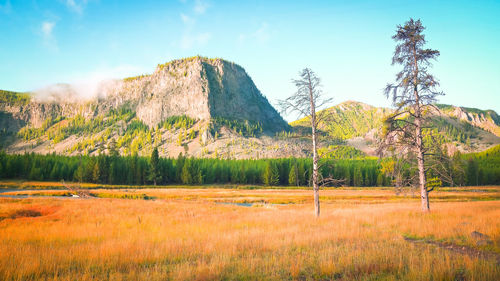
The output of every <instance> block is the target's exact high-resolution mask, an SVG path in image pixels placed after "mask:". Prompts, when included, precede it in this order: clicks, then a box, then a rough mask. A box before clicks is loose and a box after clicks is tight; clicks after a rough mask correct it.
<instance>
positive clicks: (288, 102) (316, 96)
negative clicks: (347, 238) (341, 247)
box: [278, 68, 332, 217]
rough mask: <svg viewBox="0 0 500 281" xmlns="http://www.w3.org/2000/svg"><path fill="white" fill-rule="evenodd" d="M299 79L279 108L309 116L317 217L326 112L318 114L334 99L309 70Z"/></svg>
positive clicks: (301, 72)
mask: <svg viewBox="0 0 500 281" xmlns="http://www.w3.org/2000/svg"><path fill="white" fill-rule="evenodd" d="M299 76H300V78H299V79H293V80H292V82H293V83H294V84H295V86H296V87H297V91H296V92H295V93H294V94H293V95H291V96H290V97H288V98H287V99H285V100H280V101H278V106H279V108H280V109H281V112H282V113H283V114H287V113H288V112H296V113H298V114H299V115H300V116H309V117H310V119H311V129H312V148H313V173H312V178H311V181H312V185H313V191H314V213H315V214H316V216H317V217H319V214H320V208H319V188H320V176H319V172H318V170H319V165H318V161H319V155H318V142H319V138H318V136H319V135H318V127H319V124H320V123H321V122H323V121H324V120H325V118H326V111H325V110H324V111H322V112H317V111H318V110H319V109H320V108H321V107H322V106H324V105H326V104H327V103H329V102H330V101H331V100H332V99H331V98H328V99H325V98H324V97H323V91H322V89H321V88H322V86H321V80H320V79H319V77H318V76H316V74H315V73H314V72H313V71H312V70H311V69H309V68H304V69H303V70H302V71H300V72H299Z"/></svg>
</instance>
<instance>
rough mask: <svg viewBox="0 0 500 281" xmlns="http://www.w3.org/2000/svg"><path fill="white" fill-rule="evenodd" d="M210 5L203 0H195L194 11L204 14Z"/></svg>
mask: <svg viewBox="0 0 500 281" xmlns="http://www.w3.org/2000/svg"><path fill="white" fill-rule="evenodd" d="M208 7H210V5H209V4H208V3H207V2H205V1H203V0H195V3H194V7H193V11H194V12H195V13H196V14H198V15H201V14H204V13H205V11H206V10H207V9H208Z"/></svg>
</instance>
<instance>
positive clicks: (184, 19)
mask: <svg viewBox="0 0 500 281" xmlns="http://www.w3.org/2000/svg"><path fill="white" fill-rule="evenodd" d="M181 20H182V22H183V23H184V24H185V25H193V24H194V23H195V20H194V19H193V18H192V17H190V16H187V15H185V14H183V13H181Z"/></svg>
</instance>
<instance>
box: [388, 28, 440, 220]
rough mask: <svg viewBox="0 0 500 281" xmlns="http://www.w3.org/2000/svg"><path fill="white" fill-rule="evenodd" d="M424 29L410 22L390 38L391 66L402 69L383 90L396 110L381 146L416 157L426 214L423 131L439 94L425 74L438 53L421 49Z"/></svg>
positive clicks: (426, 190)
mask: <svg viewBox="0 0 500 281" xmlns="http://www.w3.org/2000/svg"><path fill="white" fill-rule="evenodd" d="M424 29H425V28H424V27H423V26H422V23H421V21H420V20H416V21H415V20H413V19H410V20H409V21H407V22H406V23H405V24H404V25H398V26H397V30H396V34H395V35H394V36H393V37H392V38H393V39H394V40H395V41H396V42H398V44H397V45H396V50H395V52H394V57H393V58H392V64H393V65H395V64H399V65H402V66H403V69H402V70H401V71H400V72H399V73H398V74H396V81H395V82H394V83H391V84H388V85H387V87H386V89H385V95H386V97H387V98H389V97H390V98H391V99H392V103H393V105H394V107H396V110H395V112H394V113H393V114H391V115H390V116H389V117H388V118H387V119H386V122H385V125H386V131H385V142H384V145H390V146H395V147H398V148H399V149H401V150H403V151H404V150H406V151H409V152H411V153H413V154H414V155H415V156H416V159H417V167H418V186H419V189H420V196H421V204H422V211H424V212H428V211H429V210H430V208H429V197H428V192H429V190H428V189H427V182H426V174H425V172H426V171H425V159H426V148H425V146H424V141H423V129H424V128H426V124H427V123H428V122H427V117H426V113H427V111H428V109H429V107H433V108H435V109H436V110H438V109H437V108H436V107H435V106H434V105H433V104H434V103H435V102H436V98H437V96H439V95H443V93H442V92H439V91H436V90H435V89H436V87H437V86H439V83H438V81H437V80H436V79H435V78H434V76H432V75H431V74H429V73H428V68H429V67H430V66H431V63H430V61H431V60H433V59H436V58H437V57H438V56H439V51H437V50H432V49H424V45H425V43H426V40H425V37H424V35H423V34H422V32H423V31H424Z"/></svg>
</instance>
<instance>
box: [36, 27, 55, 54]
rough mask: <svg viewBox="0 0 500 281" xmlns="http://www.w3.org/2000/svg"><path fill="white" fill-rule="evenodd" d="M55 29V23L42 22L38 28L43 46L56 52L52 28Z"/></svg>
mask: <svg viewBox="0 0 500 281" xmlns="http://www.w3.org/2000/svg"><path fill="white" fill-rule="evenodd" d="M55 27H56V22H55V21H44V22H42V25H41V26H40V32H41V35H42V40H43V45H45V47H47V48H48V49H50V50H52V51H57V50H58V47H57V41H56V39H55V37H54V34H53V32H54V28H55Z"/></svg>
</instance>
